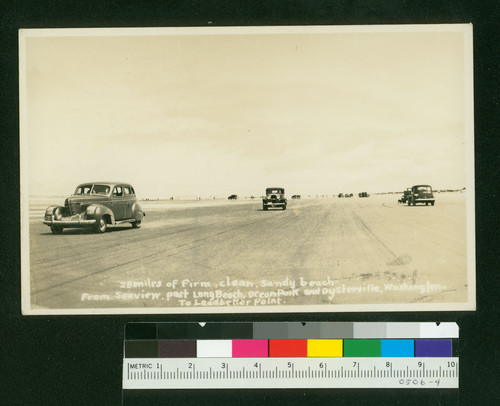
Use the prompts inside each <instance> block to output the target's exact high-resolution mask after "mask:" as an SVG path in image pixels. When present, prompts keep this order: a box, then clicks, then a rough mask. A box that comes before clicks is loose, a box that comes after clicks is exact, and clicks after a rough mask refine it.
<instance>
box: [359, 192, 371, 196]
mask: <svg viewBox="0 0 500 406" xmlns="http://www.w3.org/2000/svg"><path fill="white" fill-rule="evenodd" d="M358 197H370V195H369V194H368V192H360V193H358Z"/></svg>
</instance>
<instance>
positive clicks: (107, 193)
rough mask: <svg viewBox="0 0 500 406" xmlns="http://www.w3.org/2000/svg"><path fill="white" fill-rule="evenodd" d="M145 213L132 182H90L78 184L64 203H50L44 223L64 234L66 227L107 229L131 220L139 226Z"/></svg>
mask: <svg viewBox="0 0 500 406" xmlns="http://www.w3.org/2000/svg"><path fill="white" fill-rule="evenodd" d="M145 215H146V214H145V213H144V212H143V211H142V209H141V206H140V205H139V203H138V202H137V198H136V195H135V190H134V188H133V187H132V186H131V185H130V184H128V183H121V182H95V183H92V182H89V183H82V184H81V185H78V186H77V188H76V190H75V193H73V194H72V195H71V196H70V197H68V198H67V199H66V200H65V202H64V206H49V207H48V208H47V210H45V217H44V221H43V224H46V225H47V226H49V227H50V230H51V231H52V233H53V234H61V233H62V232H63V230H64V229H65V228H92V229H93V230H94V231H95V232H97V233H104V232H105V231H106V229H107V227H108V225H115V224H123V223H130V224H132V227H133V228H139V227H140V226H141V222H142V219H143V217H144V216H145Z"/></svg>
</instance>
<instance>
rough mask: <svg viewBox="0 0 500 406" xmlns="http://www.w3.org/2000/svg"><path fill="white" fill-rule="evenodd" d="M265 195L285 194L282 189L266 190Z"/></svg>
mask: <svg viewBox="0 0 500 406" xmlns="http://www.w3.org/2000/svg"><path fill="white" fill-rule="evenodd" d="M266 193H267V194H268V195H270V194H283V193H285V190H284V189H267V190H266Z"/></svg>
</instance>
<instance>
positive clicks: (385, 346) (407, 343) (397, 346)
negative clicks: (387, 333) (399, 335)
mask: <svg viewBox="0 0 500 406" xmlns="http://www.w3.org/2000/svg"><path fill="white" fill-rule="evenodd" d="M381 356H382V357H414V356H415V345H414V340H382V354H381Z"/></svg>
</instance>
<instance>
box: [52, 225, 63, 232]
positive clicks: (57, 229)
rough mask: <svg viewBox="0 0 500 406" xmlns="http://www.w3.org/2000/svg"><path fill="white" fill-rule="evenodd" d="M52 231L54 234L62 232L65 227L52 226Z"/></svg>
mask: <svg viewBox="0 0 500 406" xmlns="http://www.w3.org/2000/svg"><path fill="white" fill-rule="evenodd" d="M50 231H52V234H62V232H63V228H62V227H61V226H50Z"/></svg>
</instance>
